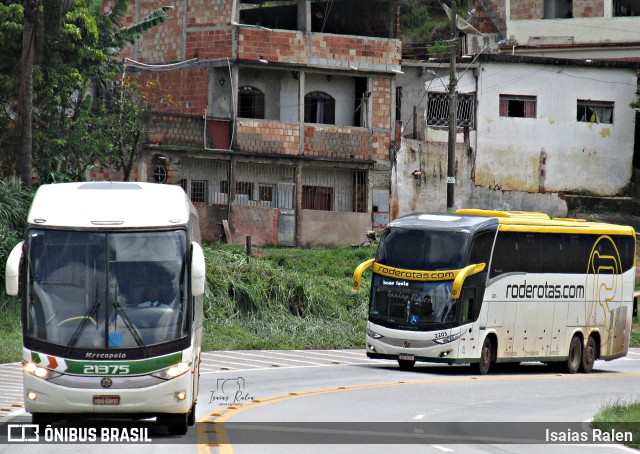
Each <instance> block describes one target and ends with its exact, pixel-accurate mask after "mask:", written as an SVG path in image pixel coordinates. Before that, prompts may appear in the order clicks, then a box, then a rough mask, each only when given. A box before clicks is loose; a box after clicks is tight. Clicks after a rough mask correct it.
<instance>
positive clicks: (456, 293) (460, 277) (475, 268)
mask: <svg viewBox="0 0 640 454" xmlns="http://www.w3.org/2000/svg"><path fill="white" fill-rule="evenodd" d="M486 266H487V265H486V264H485V263H478V264H476V265H469V266H465V267H464V268H462V269H461V270H460V272H459V273H458V274H457V275H456V278H455V279H454V280H453V286H452V287H451V298H453V299H458V298H460V291H461V290H462V284H463V283H464V280H465V279H466V278H467V277H469V276H472V275H474V274H478V273H480V272H482V271H483V270H484V268H485V267H486Z"/></svg>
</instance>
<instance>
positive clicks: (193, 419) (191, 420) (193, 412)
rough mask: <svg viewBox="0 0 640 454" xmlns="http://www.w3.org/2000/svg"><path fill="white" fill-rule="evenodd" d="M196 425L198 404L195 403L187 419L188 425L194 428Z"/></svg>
mask: <svg viewBox="0 0 640 454" xmlns="http://www.w3.org/2000/svg"><path fill="white" fill-rule="evenodd" d="M195 423H196V403H195V402H194V403H193V405H192V406H191V410H189V416H188V418H187V424H189V425H190V426H193V425H194V424H195Z"/></svg>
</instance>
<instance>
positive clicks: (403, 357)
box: [398, 355, 416, 361]
mask: <svg viewBox="0 0 640 454" xmlns="http://www.w3.org/2000/svg"><path fill="white" fill-rule="evenodd" d="M398 359H403V360H406V361H414V360H415V359H416V358H415V356H413V355H400V356H399V357H398Z"/></svg>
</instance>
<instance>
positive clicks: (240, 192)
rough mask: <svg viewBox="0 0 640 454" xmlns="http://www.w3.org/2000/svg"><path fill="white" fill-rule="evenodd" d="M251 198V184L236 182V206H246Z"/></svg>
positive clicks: (252, 198)
mask: <svg viewBox="0 0 640 454" xmlns="http://www.w3.org/2000/svg"><path fill="white" fill-rule="evenodd" d="M250 200H254V197H253V183H250V182H248V181H236V197H235V203H236V205H248V204H249V201H250Z"/></svg>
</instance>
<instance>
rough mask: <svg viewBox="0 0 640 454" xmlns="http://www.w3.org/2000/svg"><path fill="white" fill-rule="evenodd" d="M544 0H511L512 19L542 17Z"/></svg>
mask: <svg viewBox="0 0 640 454" xmlns="http://www.w3.org/2000/svg"><path fill="white" fill-rule="evenodd" d="M506 1H509V0H506ZM543 15H544V0H511V19H513V20H523V19H542V18H543Z"/></svg>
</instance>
